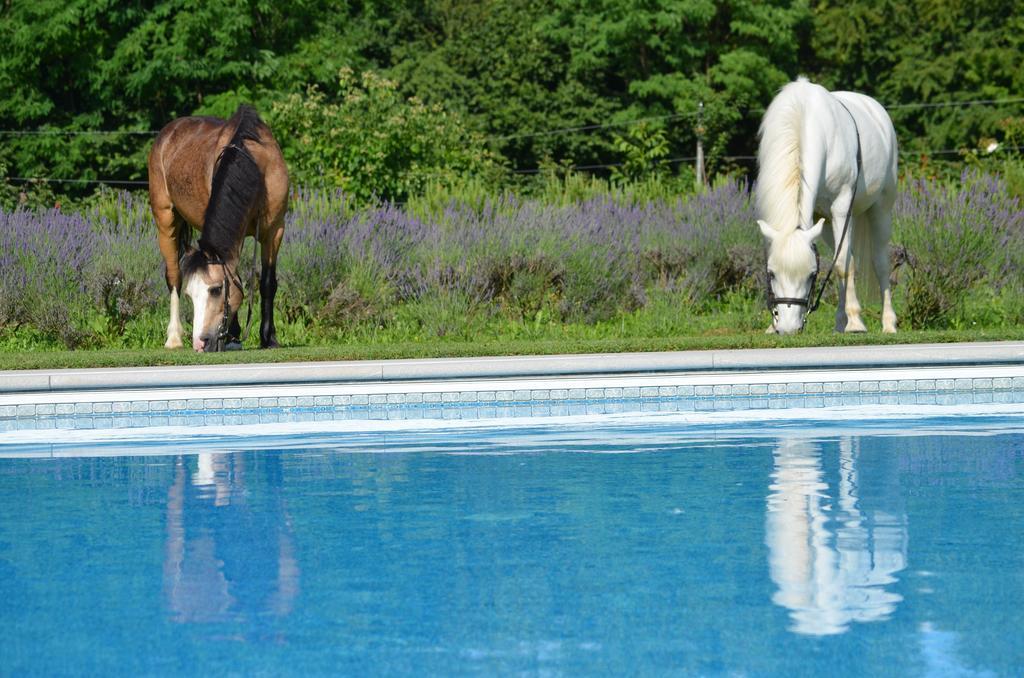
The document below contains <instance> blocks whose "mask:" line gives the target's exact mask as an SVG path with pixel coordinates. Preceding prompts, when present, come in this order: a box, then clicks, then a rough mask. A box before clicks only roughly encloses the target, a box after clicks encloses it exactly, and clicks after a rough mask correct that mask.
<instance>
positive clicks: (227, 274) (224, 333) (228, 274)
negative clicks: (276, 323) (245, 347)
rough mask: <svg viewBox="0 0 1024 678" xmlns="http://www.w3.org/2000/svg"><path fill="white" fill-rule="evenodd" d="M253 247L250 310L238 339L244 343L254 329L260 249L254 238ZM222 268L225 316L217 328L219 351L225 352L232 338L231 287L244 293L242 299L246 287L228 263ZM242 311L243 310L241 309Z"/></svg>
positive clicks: (247, 312) (222, 265)
mask: <svg viewBox="0 0 1024 678" xmlns="http://www.w3.org/2000/svg"><path fill="white" fill-rule="evenodd" d="M253 241H254V242H253V245H252V270H253V272H252V274H251V280H252V283H251V284H250V285H249V310H248V311H246V314H245V330H243V331H242V336H240V337H237V339H238V341H239V342H243V341H245V340H246V339H248V338H249V328H250V327H252V301H253V298H254V297H255V295H256V283H255V281H256V273H255V272H256V252H257V249H258V243H257V242H256V238H253ZM220 265H221V268H222V269H223V271H224V314H223V315H222V316H221V318H220V327H218V328H217V351H218V352H219V351H223V350H224V345H225V342H226V340H227V339H228V337H230V336H231V300H230V297H231V285H234V286H235V287H237V288H238V291H239V292H241V293H242V299H243V300H244V299H245V286H244V285H243V284H242V278H241V276H239V275H238V272H237V270H236V271H230V270H228V265H227V263H226V262H223V261H222V262H220ZM239 310H241V308H239Z"/></svg>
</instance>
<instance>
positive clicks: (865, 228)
mask: <svg viewBox="0 0 1024 678" xmlns="http://www.w3.org/2000/svg"><path fill="white" fill-rule="evenodd" d="M851 221H852V222H853V223H852V226H853V262H854V266H855V269H854V281H855V284H856V286H857V299H858V301H860V302H861V303H869V304H875V303H878V302H879V301H881V299H882V295H881V294H879V291H878V281H877V280H876V279H875V278H876V275H875V259H874V251H875V247H874V245H875V243H874V228H872V225H871V219H870V218H869V217H868V215H867V213H864V214H861V215H859V216H856V217H853V218H852V219H851Z"/></svg>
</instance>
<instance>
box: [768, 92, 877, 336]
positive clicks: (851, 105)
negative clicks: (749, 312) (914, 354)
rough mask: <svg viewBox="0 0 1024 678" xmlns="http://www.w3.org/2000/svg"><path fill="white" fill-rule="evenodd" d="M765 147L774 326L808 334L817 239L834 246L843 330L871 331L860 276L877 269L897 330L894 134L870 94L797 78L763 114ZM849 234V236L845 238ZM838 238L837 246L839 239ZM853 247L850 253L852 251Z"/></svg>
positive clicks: (782, 330)
mask: <svg viewBox="0 0 1024 678" xmlns="http://www.w3.org/2000/svg"><path fill="white" fill-rule="evenodd" d="M760 138H761V145H760V148H759V149H758V156H757V159H758V165H759V167H760V170H759V172H758V177H757V188H756V194H757V207H758V211H759V212H760V215H761V217H762V219H760V220H758V222H757V223H758V225H759V226H760V227H761V233H763V234H764V237H765V238H767V240H768V243H769V246H768V272H767V273H768V281H767V284H768V297H769V302H768V303H769V307H770V308H771V312H772V325H771V327H769V328H768V332H769V333H771V332H778V333H779V334H789V333H792V332H797V331H799V330H801V329H802V328H803V326H804V323H805V322H806V320H807V313H808V312H809V311H810V310H812V309H813V307H814V306H815V299H813V298H812V295H813V294H814V282H815V279H816V277H817V271H818V261H817V252H816V250H815V248H814V241H815V240H816V239H817V238H818V237H819V236H820V235H821V234H822V229H823V226H824V223H825V219H824V218H822V219H818V221H817V223H814V224H813V225H812V221H813V219H814V217H815V216H823V217H830V218H831V221H832V229H831V232H826V234H825V240H826V242H827V243H828V244H829V245H830V246H832V248H833V251H835V256H834V259H833V262H834V270H835V274H836V276H837V278H836V280H837V283H838V284H839V307H838V309H837V310H836V330H837V331H840V332H864V331H866V330H867V328H866V327H865V326H864V321H863V320H862V319H861V317H860V313H861V307H860V302H858V300H857V292H856V286H855V284H854V275H855V272H856V270H857V268H858V267H859V268H860V269H861V271H862V272H864V273H865V274H867V273H869V272H870V271H871V270H872V269H874V271H875V276H876V278H877V280H878V287H879V290H880V291H881V296H882V331H883V332H895V331H896V314H895V312H893V310H892V293H891V291H890V289H889V237H890V236H891V234H892V205H893V202H894V201H895V199H896V159H897V158H896V156H897V152H896V132H895V130H894V129H893V126H892V121H891V120H890V119H889V115H888V114H887V113H886V112H885V109H884V108H882V106H881V104H879V103H878V102H877V101H875V100H874V99H872V98H871V97H868V96H865V95H863V94H856V93H854V92H829V91H828V90H826V89H825V88H823V87H821V86H820V85H815V84H813V83H811V82H808V81H807V80H806V79H805V78H799V79H798V80H797V81H796V82H791V83H790V84H788V85H786V86H785V87H783V88H782V91H780V92H779V94H778V95H777V96H776V97H775V98H774V99H773V100H772V103H771V105H769V106H768V110H767V111H765V114H764V120H763V121H762V122H761V130H760ZM844 231H846V233H845V237H844ZM836 243H839V247H838V249H836V247H835V245H836ZM851 244H852V249H851Z"/></svg>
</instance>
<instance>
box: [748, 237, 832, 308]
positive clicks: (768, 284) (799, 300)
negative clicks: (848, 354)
mask: <svg viewBox="0 0 1024 678" xmlns="http://www.w3.org/2000/svg"><path fill="white" fill-rule="evenodd" d="M844 234H845V232H844ZM811 249H812V250H814V272H813V273H811V286H810V287H808V288H807V296H806V297H777V296H775V291H774V290H773V289H772V278H773V277H774V276H773V274H772V272H771V271H769V270H768V259H767V257H766V258H765V262H764V279H765V291H766V294H765V303H767V304H768V308H769V309H773V308H774V307H776V306H778V305H780V304H786V305H788V306H804V307H805V308H807V312H808V313H810V312H811V311H813V310H814V309H816V308H818V302H820V301H821V292H820V291H819V293H818V297H817V299H815V300H814V302H813V303H812V302H811V297H813V296H814V283H815V282H816V281H817V280H818V272H819V271H820V270H821V260H820V259H819V258H818V246H817V245H816V244H812V245H811ZM831 273H832V271H831V270H829V275H831ZM826 284H828V277H827V276H826V278H825V283H824V284H822V286H821V289H822V290H824V289H825V285H826Z"/></svg>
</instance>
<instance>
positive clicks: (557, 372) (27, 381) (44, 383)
mask: <svg viewBox="0 0 1024 678" xmlns="http://www.w3.org/2000/svg"><path fill="white" fill-rule="evenodd" d="M1014 365H1017V366H1024V342H1017V341H1015V342H974V343H961V344H895V345H887V346H839V347H809V348H773V349H734V350H709V351H673V352H652V353H608V354H579V355H543V356H509V357H482V358H439V359H429V360H366V361H343V362H315V363H253V364H242V365H189V366H180V367H125V368H90V369H61V370H9V371H0V397H4V396H6V397H11V396H14V395H15V394H28V393H55V392H69V391H99V390H107V389H133V390H135V389H168V388H204V387H218V386H219V387H231V386H267V387H272V386H281V385H301V384H305V385H325V384H369V383H381V384H383V383H388V382H415V381H432V382H437V381H447V380H481V379H508V380H515V379H531V380H536V379H551V378H559V377H586V376H593V377H599V376H601V377H610V376H619V377H622V376H634V377H635V376H640V375H657V374H669V373H673V374H695V375H696V374H715V373H725V372H772V371H780V370H785V371H800V370H814V371H819V372H820V371H829V370H851V369H853V370H867V369H894V368H899V369H914V368H944V367H945V368H952V367H966V366H975V367H994V366H1014Z"/></svg>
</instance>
